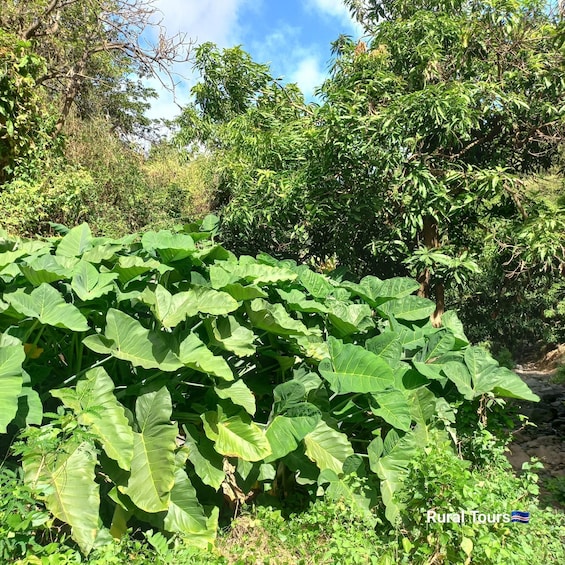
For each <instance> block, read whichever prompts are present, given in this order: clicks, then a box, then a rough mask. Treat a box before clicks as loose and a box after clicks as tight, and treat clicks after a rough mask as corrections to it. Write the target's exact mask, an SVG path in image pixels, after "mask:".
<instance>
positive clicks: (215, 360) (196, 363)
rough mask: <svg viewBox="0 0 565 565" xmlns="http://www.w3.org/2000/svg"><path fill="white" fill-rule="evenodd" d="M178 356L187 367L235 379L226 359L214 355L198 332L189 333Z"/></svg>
mask: <svg viewBox="0 0 565 565" xmlns="http://www.w3.org/2000/svg"><path fill="white" fill-rule="evenodd" d="M178 358H179V359H180V361H181V363H182V364H183V365H184V366H185V367H190V368H191V369H194V370H196V371H200V372H201V373H207V374H210V375H215V376H216V377H220V378H222V379H224V380H226V381H233V378H234V377H233V372H232V370H231V369H230V366H229V365H228V364H227V362H226V360H225V359H224V358H223V357H221V356H219V355H214V354H213V353H212V352H211V351H210V350H209V349H208V348H207V347H206V345H205V344H204V343H203V342H202V341H201V340H200V338H199V337H198V336H197V335H196V334H192V333H191V334H188V336H187V337H186V338H185V339H184V340H183V341H182V342H181V344H180V347H179V353H178Z"/></svg>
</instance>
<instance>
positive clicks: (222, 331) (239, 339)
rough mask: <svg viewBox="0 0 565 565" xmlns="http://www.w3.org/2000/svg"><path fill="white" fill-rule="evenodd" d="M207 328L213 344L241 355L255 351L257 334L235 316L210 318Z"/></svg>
mask: <svg viewBox="0 0 565 565" xmlns="http://www.w3.org/2000/svg"><path fill="white" fill-rule="evenodd" d="M206 329H207V330H208V335H209V337H210V341H211V343H212V344H213V345H218V346H219V347H222V348H223V349H226V350H227V351H232V352H233V353H235V354H236V355H238V356H239V357H247V356H248V355H253V354H254V353H255V350H256V347H255V344H254V341H255V334H254V333H253V332H252V331H251V330H250V329H248V328H246V327H245V326H242V325H241V324H240V323H239V322H238V321H237V319H236V318H234V317H233V316H226V317H219V318H211V319H208V320H206Z"/></svg>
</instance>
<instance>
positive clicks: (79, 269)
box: [71, 261, 118, 300]
mask: <svg viewBox="0 0 565 565" xmlns="http://www.w3.org/2000/svg"><path fill="white" fill-rule="evenodd" d="M117 278H118V274H117V273H99V272H98V270H97V269H96V267H95V266H94V265H92V264H91V263H89V262H87V261H80V263H79V264H78V265H77V266H76V267H75V273H74V275H73V280H72V282H71V287H72V289H73V290H74V291H75V292H76V293H77V295H78V297H79V298H80V299H81V300H94V299H95V298H100V297H101V296H104V295H105V294H108V293H109V292H111V291H112V290H113V289H114V285H113V281H114V280H115V279H117Z"/></svg>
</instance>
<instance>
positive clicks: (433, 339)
mask: <svg viewBox="0 0 565 565" xmlns="http://www.w3.org/2000/svg"><path fill="white" fill-rule="evenodd" d="M454 345H455V336H454V335H453V334H452V333H451V332H450V331H447V332H446V331H445V330H441V331H439V332H436V333H434V334H432V335H430V336H429V338H428V341H427V343H426V347H425V348H424V350H423V351H422V354H423V355H422V357H421V358H419V360H423V361H426V362H428V363H430V362H431V361H432V360H434V359H436V358H438V357H441V356H442V355H444V354H445V353H447V352H449V351H451V350H452V349H453V346H454Z"/></svg>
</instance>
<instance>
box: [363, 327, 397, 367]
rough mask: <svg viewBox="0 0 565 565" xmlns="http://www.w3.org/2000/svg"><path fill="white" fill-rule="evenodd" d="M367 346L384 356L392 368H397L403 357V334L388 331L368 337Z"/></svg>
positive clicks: (372, 351)
mask: <svg viewBox="0 0 565 565" xmlns="http://www.w3.org/2000/svg"><path fill="white" fill-rule="evenodd" d="M365 348H366V349H367V350H368V351H370V352H371V353H374V354H375V355H378V356H379V357H382V358H383V359H384V360H385V361H386V362H387V364H388V365H389V366H390V367H391V368H392V369H397V368H398V366H399V365H400V360H401V358H402V334H400V333H397V332H392V331H386V332H383V333H382V334H380V335H378V336H376V337H373V338H371V339H368V340H367V341H366V342H365Z"/></svg>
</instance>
